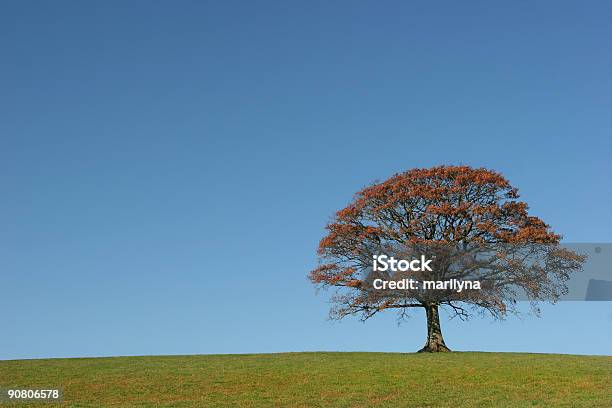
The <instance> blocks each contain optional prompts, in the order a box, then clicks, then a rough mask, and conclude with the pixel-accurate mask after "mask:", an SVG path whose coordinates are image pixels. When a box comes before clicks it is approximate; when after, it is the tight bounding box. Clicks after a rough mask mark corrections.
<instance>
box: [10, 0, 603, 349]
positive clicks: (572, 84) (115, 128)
mask: <svg viewBox="0 0 612 408" xmlns="http://www.w3.org/2000/svg"><path fill="white" fill-rule="evenodd" d="M409 3H412V2H385V3H384V4H382V3H380V2H373V1H368V2H355V1H344V2H342V1H334V2H328V1H322V2H304V1H282V2H281V1H278V2H247V1H244V2H231V1H217V2H204V1H198V2H195V1H194V2H189V1H178V2H168V1H165V2H153V1H142V2H137V1H128V2H126V1H114V2H111V1H109V2H97V3H92V2H88V3H87V4H85V3H84V2H77V1H74V2H66V1H56V2H43V1H39V2H34V1H29V2H17V1H14V2H9V1H4V2H2V4H1V5H0V50H1V51H0V52H1V56H0V72H1V73H2V75H0V116H1V119H0V187H1V190H2V195H1V196H2V198H1V199H0V277H1V280H0V310H1V311H2V316H3V319H2V329H1V330H0V332H1V333H2V334H1V335H0V359H8V358H34V357H65V356H107V355H130V354H192V353H244V352H276V351H302V350H372V351H375V350H377V351H383V350H392V351H414V350H417V349H418V348H420V347H421V346H422V344H423V342H424V340H425V323H424V319H423V316H421V314H417V315H415V316H414V318H413V319H411V320H410V321H408V322H406V323H404V324H402V325H400V326H399V327H398V326H397V325H396V323H395V317H394V316H393V315H389V316H388V317H381V318H376V319H374V320H372V321H371V322H369V323H366V324H362V323H359V322H358V321H356V320H347V321H345V322H342V323H331V322H329V321H328V320H326V319H327V309H328V305H327V304H326V297H325V295H324V294H319V295H316V294H315V290H314V289H313V287H312V286H311V284H310V283H309V282H308V280H307V278H306V275H307V273H308V271H309V270H310V269H311V268H312V267H313V266H314V265H315V264H316V257H315V250H316V246H317V243H318V241H319V239H320V238H321V237H322V236H323V233H324V231H323V227H324V225H325V223H326V222H327V221H328V220H329V218H330V217H331V215H332V214H333V213H334V212H335V211H336V210H338V209H340V208H342V207H343V206H344V205H345V204H347V203H348V202H349V200H350V199H351V197H352V194H353V193H354V192H355V191H356V190H358V189H360V188H361V187H363V186H364V185H366V184H369V183H371V182H372V181H374V180H376V179H384V178H386V177H388V176H390V175H392V174H393V173H395V172H399V171H403V170H406V169H409V168H412V167H424V166H431V165H437V164H459V163H462V164H468V165H473V166H485V167H490V168H493V169H497V170H499V171H501V172H502V173H504V174H505V175H506V176H507V177H508V178H509V179H510V180H511V182H512V183H513V184H514V185H516V186H517V187H518V188H519V189H520V191H521V193H522V197H523V198H524V199H525V200H526V201H527V202H528V203H529V204H530V206H531V209H532V212H533V213H534V214H535V215H538V216H540V217H541V218H543V219H544V220H545V221H546V222H548V223H550V224H551V225H553V226H554V228H555V230H556V231H558V232H560V233H562V234H563V235H564V237H565V240H566V242H610V241H612V214H611V208H612V206H611V204H612V159H611V157H612V142H611V134H612V125H611V123H612V122H611V114H610V113H611V109H612V104H611V89H612V87H611V82H612V81H611V68H612V66H611V57H610V53H611V19H610V16H611V14H610V3H609V2H608V1H588V2H583V1H573V2H565V1H549V2H546V1H539V2H535V3H534V2H529V1H518V2H511V3H509V2H506V3H497V5H496V7H492V5H491V3H490V2H469V3H466V2H455V1H448V2H435V3H429V2H419V3H414V4H409ZM611 327H612V307H611V303H609V302H608V303H590V304H588V303H586V302H571V303H570V302H567V303H563V304H560V305H557V306H554V307H546V308H544V313H543V316H542V318H540V319H536V318H531V317H528V316H527V317H525V319H524V320H518V319H510V320H508V321H506V322H503V323H498V322H492V321H491V320H487V319H480V318H475V319H473V320H472V321H470V322H468V323H461V322H456V321H446V320H444V321H443V329H444V331H445V335H446V340H447V344H448V345H449V346H450V347H451V348H455V349H459V350H491V351H493V350H502V351H534V352H561V353H592V354H612V341H610V340H611V338H612V328H611Z"/></svg>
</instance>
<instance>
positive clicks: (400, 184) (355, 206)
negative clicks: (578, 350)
mask: <svg viewBox="0 0 612 408" xmlns="http://www.w3.org/2000/svg"><path fill="white" fill-rule="evenodd" d="M518 199H519V194H518V190H517V189H516V188H514V187H512V186H511V185H510V183H509V182H508V181H507V180H506V179H505V178H504V177H503V176H502V175H501V174H499V173H497V172H495V171H492V170H488V169H484V168H479V169H474V168H471V167H467V166H439V167H433V168H429V169H413V170H409V171H406V172H404V173H401V174H396V175H395V176H393V177H391V178H390V179H388V180H386V181H384V182H379V183H374V184H372V185H371V186H368V187H366V188H364V189H363V190H361V191H359V192H358V193H357V194H356V195H355V198H354V200H353V202H352V203H350V204H349V205H348V206H347V207H346V208H344V209H342V210H340V211H338V212H337V213H336V215H335V217H334V219H333V220H332V221H331V222H330V223H329V224H328V225H327V227H326V229H327V231H328V233H327V236H325V237H324V238H323V239H322V240H321V241H320V244H319V248H318V255H319V266H318V267H317V268H316V269H314V270H313V271H312V272H311V273H310V275H309V277H310V279H311V281H312V282H313V283H314V284H315V285H316V286H317V287H323V288H329V287H333V288H336V291H335V293H334V294H333V295H332V298H331V301H332V304H333V306H332V309H331V311H330V316H331V317H332V318H336V319H341V318H343V317H345V316H348V315H360V316H361V318H362V320H367V319H369V318H370V317H372V316H374V315H375V314H377V313H379V312H382V311H385V310H389V309H392V310H397V311H398V312H399V316H400V318H404V317H406V316H407V314H408V311H409V310H414V309H415V308H423V309H425V315H426V318H427V340H426V343H425V346H424V347H423V348H422V349H421V350H420V351H421V352H424V351H426V352H439V351H450V350H449V348H448V347H447V346H446V344H445V342H444V338H443V336H442V330H441V326H440V317H439V308H441V307H443V308H446V309H447V310H448V311H449V312H450V313H451V316H453V317H454V316H459V317H460V318H461V319H465V318H467V317H468V316H470V315H471V314H472V313H473V312H475V311H480V312H489V313H490V314H491V315H492V316H493V317H495V318H503V317H504V316H505V315H506V314H508V313H510V312H516V307H515V306H516V302H517V299H522V298H523V297H524V298H525V299H527V300H529V301H531V303H532V306H533V308H534V311H535V312H536V313H537V312H538V310H537V303H536V302H538V301H542V300H547V301H551V302H555V301H556V300H558V298H559V297H560V296H561V295H563V294H564V293H566V291H567V287H566V285H565V282H566V281H567V280H568V279H569V277H570V275H571V273H573V272H575V271H579V270H580V269H581V267H582V263H583V262H584V261H585V257H584V256H582V255H579V254H576V253H574V252H572V251H570V250H568V249H565V248H562V247H561V246H560V245H559V242H560V239H561V237H560V236H559V235H557V234H555V233H554V232H553V231H552V230H551V229H550V227H549V226H548V225H547V224H545V223H544V222H543V221H542V220H540V219H539V218H537V217H535V216H532V215H529V214H528V206H527V204H526V203H524V202H521V201H519V200H518ZM381 253H384V254H387V255H394V256H395V255H397V256H398V259H407V258H406V257H407V256H412V255H417V254H427V256H429V257H432V258H433V260H434V265H435V267H434V268H432V269H433V271H420V272H414V271H410V272H406V273H404V272H396V273H395V274H391V273H386V275H385V274H384V273H383V274H382V275H385V276H386V277H387V278H396V279H399V278H407V277H410V278H416V279H417V280H418V281H419V282H423V281H424V280H434V281H442V280H452V279H462V280H466V279H468V278H471V279H477V280H479V281H480V282H482V288H481V289H479V290H465V291H461V292H457V291H456V290H452V289H445V290H428V291H427V290H423V288H422V287H419V288H416V289H402V290H396V289H393V290H391V289H389V288H386V290H375V288H373V285H372V282H373V280H374V279H375V278H376V277H380V276H381V273H380V272H375V271H374V270H373V262H372V260H373V257H374V256H376V255H377V254H381Z"/></svg>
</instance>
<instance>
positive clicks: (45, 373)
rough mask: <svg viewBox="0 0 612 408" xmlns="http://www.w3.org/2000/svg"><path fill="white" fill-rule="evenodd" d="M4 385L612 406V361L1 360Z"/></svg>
mask: <svg viewBox="0 0 612 408" xmlns="http://www.w3.org/2000/svg"><path fill="white" fill-rule="evenodd" d="M0 386H14V387H44V388H48V387H51V386H56V387H63V388H64V390H65V398H64V403H63V404H61V406H62V407H225V406H236V407H370V406H381V407H532V406H553V407H612V357H608V356H574V355H553V354H518V353H456V352H455V353H444V354H394V353H287V354H251V355H210V356H162V357H115V358H82V359H52V360H18V361H0ZM32 405H33V404H27V403H19V404H12V405H11V404H0V407H2V408H4V407H9V406H15V407H24V406H32ZM54 405H56V406H59V405H58V404H49V403H46V404H37V406H44V407H51V406H54Z"/></svg>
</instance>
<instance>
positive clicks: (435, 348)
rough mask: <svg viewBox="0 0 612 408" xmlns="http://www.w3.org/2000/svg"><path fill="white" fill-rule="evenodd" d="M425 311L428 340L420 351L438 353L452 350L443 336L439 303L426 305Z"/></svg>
mask: <svg viewBox="0 0 612 408" xmlns="http://www.w3.org/2000/svg"><path fill="white" fill-rule="evenodd" d="M425 313H426V315H427V342H426V343H425V346H423V348H422V349H420V350H419V353H424V352H428V353H438V352H444V351H451V350H450V349H449V348H448V347H446V344H444V338H443V337H442V329H441V328H440V315H439V314H438V305H426V306H425Z"/></svg>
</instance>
